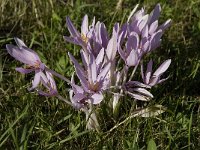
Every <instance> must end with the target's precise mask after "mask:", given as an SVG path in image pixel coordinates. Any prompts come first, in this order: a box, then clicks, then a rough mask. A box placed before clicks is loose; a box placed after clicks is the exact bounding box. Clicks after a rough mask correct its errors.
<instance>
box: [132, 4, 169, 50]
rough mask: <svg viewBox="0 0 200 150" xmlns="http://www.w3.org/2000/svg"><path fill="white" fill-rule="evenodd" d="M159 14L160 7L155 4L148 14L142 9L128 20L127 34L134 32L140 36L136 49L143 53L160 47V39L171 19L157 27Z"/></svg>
mask: <svg viewBox="0 0 200 150" xmlns="http://www.w3.org/2000/svg"><path fill="white" fill-rule="evenodd" d="M160 12H161V6H160V4H157V5H156V6H155V8H154V10H153V11H152V12H151V13H150V14H146V13H145V10H144V8H142V9H141V10H139V11H137V12H136V13H135V14H134V15H133V16H132V17H131V18H130V23H129V26H128V32H129V33H131V32H136V33H137V34H138V35H139V36H140V43H139V46H138V49H139V50H140V51H142V52H143V53H147V52H150V51H152V50H154V49H156V48H157V47H158V46H160V44H161V37H162V35H163V33H164V31H165V30H166V29H167V28H168V27H169V26H170V24H171V19H168V20H167V21H166V22H164V23H163V24H162V25H160V26H159V25H158V18H159V16H160Z"/></svg>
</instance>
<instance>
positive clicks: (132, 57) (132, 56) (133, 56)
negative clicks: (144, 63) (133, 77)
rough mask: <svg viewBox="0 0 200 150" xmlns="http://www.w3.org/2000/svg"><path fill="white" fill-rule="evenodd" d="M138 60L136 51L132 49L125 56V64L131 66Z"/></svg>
mask: <svg viewBox="0 0 200 150" xmlns="http://www.w3.org/2000/svg"><path fill="white" fill-rule="evenodd" d="M138 61H139V58H138V54H137V52H136V51H135V50H134V49H133V50H132V51H131V52H130V54H129V55H128V57H127V58H126V64H127V65H128V66H129V67H131V66H135V65H137V63H138Z"/></svg>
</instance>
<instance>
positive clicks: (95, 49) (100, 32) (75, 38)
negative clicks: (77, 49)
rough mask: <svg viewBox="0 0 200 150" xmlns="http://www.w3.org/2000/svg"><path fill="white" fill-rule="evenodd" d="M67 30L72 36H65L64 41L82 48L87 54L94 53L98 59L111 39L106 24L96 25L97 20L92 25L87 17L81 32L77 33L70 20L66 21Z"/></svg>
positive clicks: (98, 23)
mask: <svg viewBox="0 0 200 150" xmlns="http://www.w3.org/2000/svg"><path fill="white" fill-rule="evenodd" d="M66 24H67V28H68V30H69V32H70V34H71V36H70V37H68V36H64V39H65V40H66V41H68V42H70V43H74V44H76V45H80V46H82V48H83V50H84V51H86V52H87V53H89V52H90V53H93V55H94V56H95V57H96V56H97V55H98V53H99V52H100V50H101V49H102V48H104V49H105V48H106V47H107V44H108V41H109V37H108V33H107V30H106V27H105V25H104V23H101V22H99V21H98V22H97V23H95V18H94V19H93V21H92V24H91V25H90V26H89V25H88V24H89V23H88V16H87V15H85V16H84V18H83V21H82V25H81V32H79V31H77V29H76V28H75V26H74V25H73V23H72V22H71V20H70V18H69V17H67V19H66Z"/></svg>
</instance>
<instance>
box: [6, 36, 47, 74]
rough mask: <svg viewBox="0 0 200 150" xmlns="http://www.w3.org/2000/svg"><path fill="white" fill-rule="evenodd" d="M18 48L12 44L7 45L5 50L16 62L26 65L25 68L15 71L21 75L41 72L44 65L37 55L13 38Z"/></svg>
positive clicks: (20, 41)
mask: <svg viewBox="0 0 200 150" xmlns="http://www.w3.org/2000/svg"><path fill="white" fill-rule="evenodd" d="M14 39H15V42H16V43H17V45H18V46H14V45H12V44H7V45H6V48H7V51H8V53H9V54H10V55H11V56H12V57H14V58H15V59H16V60H18V61H20V62H22V63H24V64H26V65H27V66H26V68H21V67H20V68H16V70H17V71H19V72H21V73H24V74H26V73H30V72H32V71H36V72H39V71H43V70H44V68H45V65H44V64H43V63H42V62H41V60H40V58H39V56H38V54H37V53H36V52H35V51H33V50H31V49H29V48H28V47H27V46H26V45H25V44H24V42H23V41H22V40H20V39H18V38H14Z"/></svg>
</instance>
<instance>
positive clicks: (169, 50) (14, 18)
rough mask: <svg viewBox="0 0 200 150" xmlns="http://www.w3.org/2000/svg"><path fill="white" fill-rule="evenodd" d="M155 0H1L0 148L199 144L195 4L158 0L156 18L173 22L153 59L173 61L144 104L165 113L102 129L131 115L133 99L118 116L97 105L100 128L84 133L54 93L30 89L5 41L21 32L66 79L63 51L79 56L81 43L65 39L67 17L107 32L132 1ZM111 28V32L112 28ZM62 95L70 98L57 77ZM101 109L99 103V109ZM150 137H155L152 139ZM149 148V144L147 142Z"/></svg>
mask: <svg viewBox="0 0 200 150" xmlns="http://www.w3.org/2000/svg"><path fill="white" fill-rule="evenodd" d="M157 2H158V1H157V0H151V1H148V0H141V1H136V0H123V2H122V4H121V5H120V6H121V7H119V8H118V9H116V6H117V1H116V0H100V1H99V2H93V1H92V0H84V1H82V0H77V1H73V0H43V1H40V0H32V1H27V0H15V1H13V0H1V1H0V51H1V53H0V149H2V150H4V149H8V150H10V149H17V150H23V149H130V150H137V149H147V148H149V149H150V148H151V146H152V145H154V142H155V144H156V146H157V149H162V150H163V149H178V150H179V149H199V148H200V117H199V116H200V115H199V110H200V106H199V104H200V88H199V85H200V69H199V65H200V44H199V41H200V9H199V8H200V1H199V0H175V1H173V0H168V1H165V0H161V1H159V2H160V3H161V6H162V14H161V17H160V22H163V21H164V20H166V19H168V18H171V19H172V20H173V22H172V26H171V27H170V29H169V30H167V32H166V33H165V34H164V37H163V42H162V45H161V47H160V48H158V49H157V50H156V51H155V52H154V53H152V54H151V57H152V58H153V60H154V61H155V63H156V64H159V63H160V62H162V61H163V60H165V59H168V58H171V59H172V64H171V66H170V69H169V71H168V72H167V73H166V74H170V78H169V80H168V81H167V82H166V83H164V84H162V85H159V86H158V87H157V88H154V89H153V90H152V93H153V95H154V96H155V98H154V99H153V100H152V101H151V102H150V103H148V105H149V106H151V105H153V104H162V105H164V106H165V107H167V109H168V110H167V112H166V113H164V114H162V115H160V116H158V118H134V119H131V120H129V121H128V122H126V123H125V124H123V125H121V126H119V127H118V128H116V129H115V130H113V131H112V132H108V131H109V129H110V128H112V127H113V126H114V125H115V124H116V123H118V122H121V121H122V120H123V119H125V118H126V117H127V116H128V115H129V114H130V110H131V109H132V108H133V107H131V106H132V105H131V104H132V103H131V102H130V101H129V100H127V101H124V103H123V106H122V108H121V110H120V113H121V114H120V116H121V118H119V119H118V120H113V118H112V116H111V115H110V114H108V113H107V112H106V110H104V109H102V110H100V112H101V113H100V116H101V117H100V123H101V127H102V130H103V131H102V133H95V132H88V131H85V120H84V117H85V116H84V114H83V113H81V112H77V111H75V110H74V109H72V108H71V107H69V106H68V105H66V104H65V103H63V102H61V101H59V100H57V99H56V98H45V97H42V96H38V95H37V94H34V93H28V91H27V87H28V86H30V83H29V81H30V79H31V77H32V76H31V75H26V76H24V75H21V74H19V73H17V72H16V71H15V69H14V68H15V67H16V66H20V65H21V64H20V63H19V62H17V61H15V60H14V59H13V58H11V57H10V56H9V55H8V54H7V52H6V50H5V44H7V43H14V41H13V37H19V38H21V39H23V40H24V41H25V43H27V45H28V46H30V47H31V48H32V49H34V50H36V51H37V52H38V53H39V55H40V56H41V58H42V60H43V61H44V62H45V63H46V64H47V65H48V66H49V67H50V68H52V69H55V70H56V71H58V72H59V73H61V74H63V75H65V76H66V77H70V75H71V73H72V70H73V68H72V65H71V64H70V63H69V60H68V57H67V55H66V53H67V51H70V52H71V53H73V54H74V55H76V56H78V52H79V48H78V47H76V46H74V45H72V44H68V43H66V42H64V40H63V37H62V36H63V35H69V33H68V31H67V28H66V27H65V17H66V16H70V18H71V19H72V20H73V22H74V24H75V25H76V26H77V27H78V28H80V24H81V20H82V17H83V16H84V14H88V16H89V18H90V20H91V19H92V18H93V16H96V19H97V20H100V21H102V22H104V23H105V24H106V26H107V28H108V30H109V32H110V31H111V29H112V25H113V24H114V22H116V21H118V22H120V23H123V22H125V20H126V19H127V17H128V15H129V13H130V11H131V10H132V9H133V8H134V6H135V4H137V3H139V4H140V7H142V6H145V7H146V8H147V10H148V12H150V10H151V9H152V8H153V7H154V6H155V5H156V3H157ZM110 33H111V32H110ZM57 83H58V88H59V91H60V92H61V93H63V94H64V95H66V96H67V95H68V91H67V88H69V87H68V86H67V85H66V84H65V83H63V82H62V81H60V80H58V81H57ZM101 108H103V107H101ZM153 141H154V142H153ZM152 147H153V146H152Z"/></svg>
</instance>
